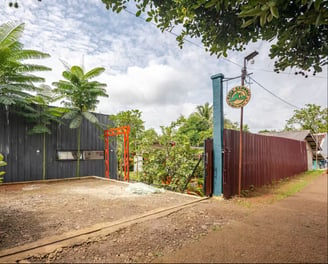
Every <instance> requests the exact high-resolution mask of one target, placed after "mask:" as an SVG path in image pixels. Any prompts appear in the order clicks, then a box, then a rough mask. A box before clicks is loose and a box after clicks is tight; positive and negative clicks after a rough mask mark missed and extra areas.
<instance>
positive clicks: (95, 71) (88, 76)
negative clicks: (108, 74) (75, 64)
mask: <svg viewBox="0 0 328 264" xmlns="http://www.w3.org/2000/svg"><path fill="white" fill-rule="evenodd" d="M104 71H105V68H103V67H98V68H94V69H92V70H90V71H88V72H87V73H85V74H84V77H83V78H84V80H88V79H92V78H94V77H97V76H99V75H100V74H102V73H103V72H104Z"/></svg>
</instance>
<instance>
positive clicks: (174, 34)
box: [124, 8, 242, 67]
mask: <svg viewBox="0 0 328 264" xmlns="http://www.w3.org/2000/svg"><path fill="white" fill-rule="evenodd" d="M124 11H125V12H127V13H128V14H130V15H133V16H134V17H136V14H135V13H133V12H132V11H130V10H128V9H127V8H125V9H124ZM137 18H139V19H141V20H143V21H144V22H147V21H146V19H145V18H144V17H141V16H138V17H137ZM147 23H150V24H152V25H154V26H156V27H157V25H156V24H155V23H154V22H152V21H150V22H147ZM165 32H167V33H169V34H171V35H173V36H175V37H178V36H179V35H178V34H177V33H174V32H172V30H168V29H166V30H165ZM183 41H185V42H188V43H189V44H191V45H194V46H196V47H197V48H201V49H202V50H203V49H204V47H203V46H201V45H199V44H197V43H195V42H193V41H191V40H189V39H186V38H184V39H183ZM220 59H222V60H225V61H227V62H230V63H232V64H234V65H236V66H238V67H242V65H240V64H238V63H237V62H234V61H232V60H229V59H227V58H224V57H220Z"/></svg>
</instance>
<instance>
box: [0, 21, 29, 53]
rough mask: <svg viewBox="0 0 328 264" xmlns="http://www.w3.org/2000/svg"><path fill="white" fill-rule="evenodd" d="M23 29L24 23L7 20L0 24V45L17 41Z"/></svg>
mask: <svg viewBox="0 0 328 264" xmlns="http://www.w3.org/2000/svg"><path fill="white" fill-rule="evenodd" d="M23 31H24V23H22V24H18V25H17V23H15V22H7V23H4V24H1V25H0V46H2V47H6V46H10V45H11V44H12V43H15V42H17V41H18V39H19V38H20V37H21V36H22V33H23Z"/></svg>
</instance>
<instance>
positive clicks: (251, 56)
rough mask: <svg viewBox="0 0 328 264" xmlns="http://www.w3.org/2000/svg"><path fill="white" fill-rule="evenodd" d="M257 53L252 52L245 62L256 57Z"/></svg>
mask: <svg viewBox="0 0 328 264" xmlns="http://www.w3.org/2000/svg"><path fill="white" fill-rule="evenodd" d="M258 54H259V53H258V52H257V51H253V52H252V53H251V54H248V55H247V56H246V57H245V60H247V61H249V60H251V59H253V58H254V57H255V56H256V55H258Z"/></svg>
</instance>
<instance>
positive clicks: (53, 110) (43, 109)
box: [23, 85, 64, 180]
mask: <svg viewBox="0 0 328 264" xmlns="http://www.w3.org/2000/svg"><path fill="white" fill-rule="evenodd" d="M58 99H59V98H58V96H56V94H54V93H53V91H52V90H51V88H50V87H49V86H47V85H40V88H39V91H38V93H37V95H36V96H34V97H33V98H31V103H33V106H34V107H33V108H32V109H33V110H32V111H28V112H27V113H25V114H23V116H24V117H25V118H27V119H28V121H30V122H31V123H33V127H32V129H30V130H29V131H28V134H30V135H33V134H41V135H42V139H43V151H42V180H45V179H46V135H47V134H48V135H49V134H51V130H50V129H49V126H50V125H51V123H52V122H57V123H59V122H60V117H61V116H62V115H63V113H64V110H63V109H62V108H58V107H50V106H49V104H50V103H53V102H55V101H57V100H58Z"/></svg>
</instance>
